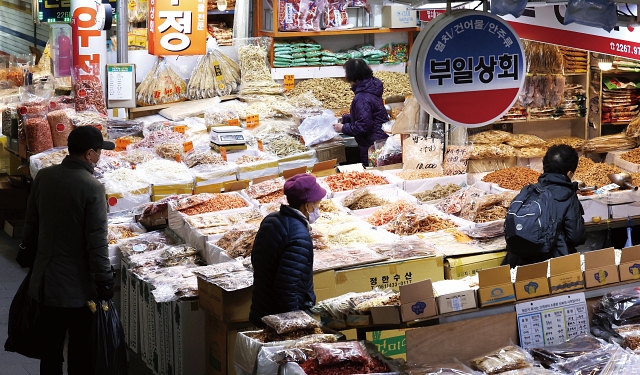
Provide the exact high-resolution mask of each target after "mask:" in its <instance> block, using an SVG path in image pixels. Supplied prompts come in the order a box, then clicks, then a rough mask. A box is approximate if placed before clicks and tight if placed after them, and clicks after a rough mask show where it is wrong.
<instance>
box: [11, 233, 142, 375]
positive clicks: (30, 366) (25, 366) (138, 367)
mask: <svg viewBox="0 0 640 375" xmlns="http://www.w3.org/2000/svg"><path fill="white" fill-rule="evenodd" d="M19 243H20V240H19V239H14V238H11V237H9V236H8V235H7V234H6V233H5V232H4V231H2V227H0V375H36V374H40V361H39V360H36V359H31V358H27V357H24V356H21V355H19V354H16V353H11V352H6V351H4V342H5V341H6V340H7V321H8V319H9V306H10V305H11V300H12V299H13V296H14V295H15V294H16V290H18V287H19V286H20V283H22V280H24V277H25V275H26V274H27V271H26V270H25V269H22V268H20V266H19V265H18V263H16V261H15V258H16V253H17V249H18V244H19ZM129 354H130V355H129V359H130V361H129V375H152V374H153V372H152V371H151V370H150V369H149V368H148V367H147V366H146V365H145V364H144V363H143V362H142V360H141V359H140V356H139V355H137V354H135V353H132V352H129ZM64 374H65V375H66V374H67V371H66V365H65V372H64ZM88 375H90V374H88Z"/></svg>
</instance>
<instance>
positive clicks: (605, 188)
mask: <svg viewBox="0 0 640 375" xmlns="http://www.w3.org/2000/svg"><path fill="white" fill-rule="evenodd" d="M619 188H620V185H618V184H613V183H611V184H609V185H605V186H603V187H601V188H600V189H598V190H596V191H594V193H595V194H604V193H606V192H608V191H611V190H615V189H619Z"/></svg>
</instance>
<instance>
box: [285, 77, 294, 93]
mask: <svg viewBox="0 0 640 375" xmlns="http://www.w3.org/2000/svg"><path fill="white" fill-rule="evenodd" d="M294 82H295V77H294V75H293V74H287V75H285V76H284V89H285V91H289V90H293V87H294V86H295V85H294Z"/></svg>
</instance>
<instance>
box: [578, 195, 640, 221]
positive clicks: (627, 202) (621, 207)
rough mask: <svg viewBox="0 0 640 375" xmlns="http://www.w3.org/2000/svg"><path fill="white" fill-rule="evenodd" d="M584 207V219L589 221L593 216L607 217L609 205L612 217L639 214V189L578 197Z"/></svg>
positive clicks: (619, 217)
mask: <svg viewBox="0 0 640 375" xmlns="http://www.w3.org/2000/svg"><path fill="white" fill-rule="evenodd" d="M579 199H580V203H581V204H582V208H583V209H584V215H583V218H584V221H585V222H590V221H592V218H593V217H595V216H599V217H600V218H601V219H603V220H605V219H608V218H609V206H611V214H612V218H613V219H621V218H625V217H627V216H635V215H640V191H634V190H623V191H613V192H610V193H607V194H601V195H590V196H586V197H582V196H581V197H579Z"/></svg>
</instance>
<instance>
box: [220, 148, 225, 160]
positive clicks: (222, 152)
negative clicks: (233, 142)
mask: <svg viewBox="0 0 640 375" xmlns="http://www.w3.org/2000/svg"><path fill="white" fill-rule="evenodd" d="M220 156H222V159H224V161H227V149H226V148H224V147H220Z"/></svg>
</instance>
